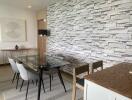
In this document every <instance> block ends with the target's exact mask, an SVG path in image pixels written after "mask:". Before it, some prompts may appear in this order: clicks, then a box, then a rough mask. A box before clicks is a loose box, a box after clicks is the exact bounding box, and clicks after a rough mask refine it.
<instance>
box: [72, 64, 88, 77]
mask: <svg viewBox="0 0 132 100" xmlns="http://www.w3.org/2000/svg"><path fill="white" fill-rule="evenodd" d="M84 72H88V74H89V64H86V65H82V66H79V67H75V68H73V73H74V74H76V75H79V74H82V73H84Z"/></svg>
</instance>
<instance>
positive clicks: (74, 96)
mask: <svg viewBox="0 0 132 100" xmlns="http://www.w3.org/2000/svg"><path fill="white" fill-rule="evenodd" d="M72 100H76V86H75V84H73V88H72Z"/></svg>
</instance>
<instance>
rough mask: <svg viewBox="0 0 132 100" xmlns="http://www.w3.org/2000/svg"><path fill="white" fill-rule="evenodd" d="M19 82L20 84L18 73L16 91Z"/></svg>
mask: <svg viewBox="0 0 132 100" xmlns="http://www.w3.org/2000/svg"><path fill="white" fill-rule="evenodd" d="M18 82H19V73H17V84H16V89H17V87H18Z"/></svg>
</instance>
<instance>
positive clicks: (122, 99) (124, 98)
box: [115, 94, 131, 100]
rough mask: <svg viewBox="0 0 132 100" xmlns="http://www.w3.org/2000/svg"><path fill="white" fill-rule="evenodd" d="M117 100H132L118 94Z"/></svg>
mask: <svg viewBox="0 0 132 100" xmlns="http://www.w3.org/2000/svg"><path fill="white" fill-rule="evenodd" d="M115 100H131V99H129V98H127V97H125V96H122V95H120V94H116V99H115Z"/></svg>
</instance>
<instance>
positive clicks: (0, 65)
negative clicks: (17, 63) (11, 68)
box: [0, 63, 10, 67]
mask: <svg viewBox="0 0 132 100" xmlns="http://www.w3.org/2000/svg"><path fill="white" fill-rule="evenodd" d="M7 65H10V64H9V63H6V64H0V67H2V66H7Z"/></svg>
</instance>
